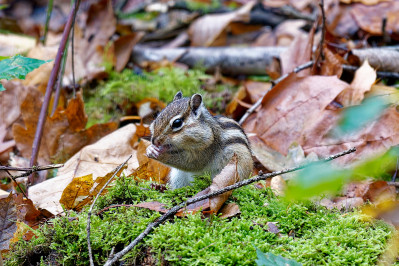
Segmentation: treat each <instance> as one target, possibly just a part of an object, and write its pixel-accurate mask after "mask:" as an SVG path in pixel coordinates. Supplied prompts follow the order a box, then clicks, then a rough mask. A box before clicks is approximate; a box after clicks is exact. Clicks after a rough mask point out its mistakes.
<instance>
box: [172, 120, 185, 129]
mask: <svg viewBox="0 0 399 266" xmlns="http://www.w3.org/2000/svg"><path fill="white" fill-rule="evenodd" d="M182 125H183V120H182V119H181V118H178V119H175V121H173V123H172V128H173V129H176V128H179V127H181V126H182Z"/></svg>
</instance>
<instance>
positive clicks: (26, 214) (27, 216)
mask: <svg viewBox="0 0 399 266" xmlns="http://www.w3.org/2000/svg"><path fill="white" fill-rule="evenodd" d="M13 196H14V200H15V204H16V206H17V216H18V220H19V221H22V222H23V223H24V224H27V225H28V226H30V227H35V226H37V225H38V224H39V223H40V222H41V221H43V220H46V219H48V218H51V217H52V216H53V215H52V214H51V213H49V212H48V211H45V210H38V209H37V208H36V207H35V206H34V205H33V202H32V200H30V199H26V198H24V197H23V195H22V193H18V194H14V195H13Z"/></svg>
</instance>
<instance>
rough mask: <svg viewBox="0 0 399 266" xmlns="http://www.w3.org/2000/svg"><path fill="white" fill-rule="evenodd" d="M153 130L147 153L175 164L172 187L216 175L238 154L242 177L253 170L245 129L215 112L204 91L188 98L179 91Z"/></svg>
mask: <svg viewBox="0 0 399 266" xmlns="http://www.w3.org/2000/svg"><path fill="white" fill-rule="evenodd" d="M150 131H151V143H152V144H151V145H150V146H148V148H147V150H146V152H147V157H149V158H152V159H155V160H158V161H160V162H161V163H163V164H165V165H168V166H170V167H171V172H170V178H169V182H170V184H171V187H172V189H176V188H180V187H184V186H188V185H190V184H191V182H192V181H193V180H194V176H198V175H201V174H204V173H210V174H211V178H212V179H213V178H214V177H215V176H216V175H217V174H219V173H220V172H221V171H222V169H223V168H224V167H225V166H226V165H227V164H228V163H229V162H230V160H231V159H232V157H233V155H234V154H236V156H237V170H238V175H239V177H240V180H242V179H245V178H248V177H249V176H250V174H251V172H252V168H253V161H252V152H251V149H250V145H249V142H248V138H247V136H246V135H245V133H244V131H243V129H242V128H241V127H240V125H239V124H238V123H237V122H235V121H234V120H232V119H229V118H226V117H214V116H212V115H211V114H210V113H209V111H208V110H207V109H206V107H205V106H204V103H203V100H202V96H201V95H200V94H194V95H193V96H191V98H186V97H183V94H182V93H181V92H180V91H179V92H178V93H177V94H176V95H175V97H174V99H173V101H172V102H171V103H170V104H169V105H167V106H166V108H165V109H163V110H162V111H161V113H159V115H158V116H157V118H156V119H155V120H154V121H153V122H152V124H151V125H150Z"/></svg>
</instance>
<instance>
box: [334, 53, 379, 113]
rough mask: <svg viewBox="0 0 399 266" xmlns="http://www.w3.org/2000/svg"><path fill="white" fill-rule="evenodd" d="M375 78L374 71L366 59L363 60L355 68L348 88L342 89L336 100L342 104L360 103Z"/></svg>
mask: <svg viewBox="0 0 399 266" xmlns="http://www.w3.org/2000/svg"><path fill="white" fill-rule="evenodd" d="M376 78H377V73H376V71H375V70H374V69H373V68H372V67H371V66H370V65H369V63H368V61H367V60H366V61H364V63H363V64H362V66H361V67H360V68H359V69H358V70H356V72H355V77H354V78H353V80H352V82H351V84H350V88H347V89H345V90H344V91H342V92H341V93H340V94H339V95H338V97H337V101H338V102H339V103H341V104H342V105H343V106H351V105H358V104H360V103H361V102H362V101H363V99H364V95H365V93H366V92H368V91H370V89H371V86H372V85H373V84H374V83H375V80H376Z"/></svg>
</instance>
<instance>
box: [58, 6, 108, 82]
mask: <svg viewBox="0 0 399 266" xmlns="http://www.w3.org/2000/svg"><path fill="white" fill-rule="evenodd" d="M99 18H101V19H99ZM115 30H116V18H115V16H114V11H113V8H112V3H111V2H110V1H107V0H101V1H96V2H93V3H92V4H91V5H90V6H89V8H88V11H87V18H86V20H85V21H84V23H83V25H82V28H80V27H79V26H78V25H75V60H74V63H75V79H76V80H77V81H78V80H81V81H83V82H84V81H90V80H92V79H95V78H100V77H101V78H103V77H104V76H105V67H104V61H106V60H107V58H108V59H110V58H114V51H113V49H111V46H110V45H109V42H110V39H111V37H112V35H113V34H114V33H115ZM107 52H108V53H107ZM107 63H111V64H112V65H114V64H115V62H114V61H113V60H112V61H108V62H107ZM71 65H72V58H71V56H70V54H69V55H68V59H67V64H66V67H65V69H66V70H65V76H64V80H63V83H64V85H70V84H71V83H72V71H71V69H72V68H71Z"/></svg>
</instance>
